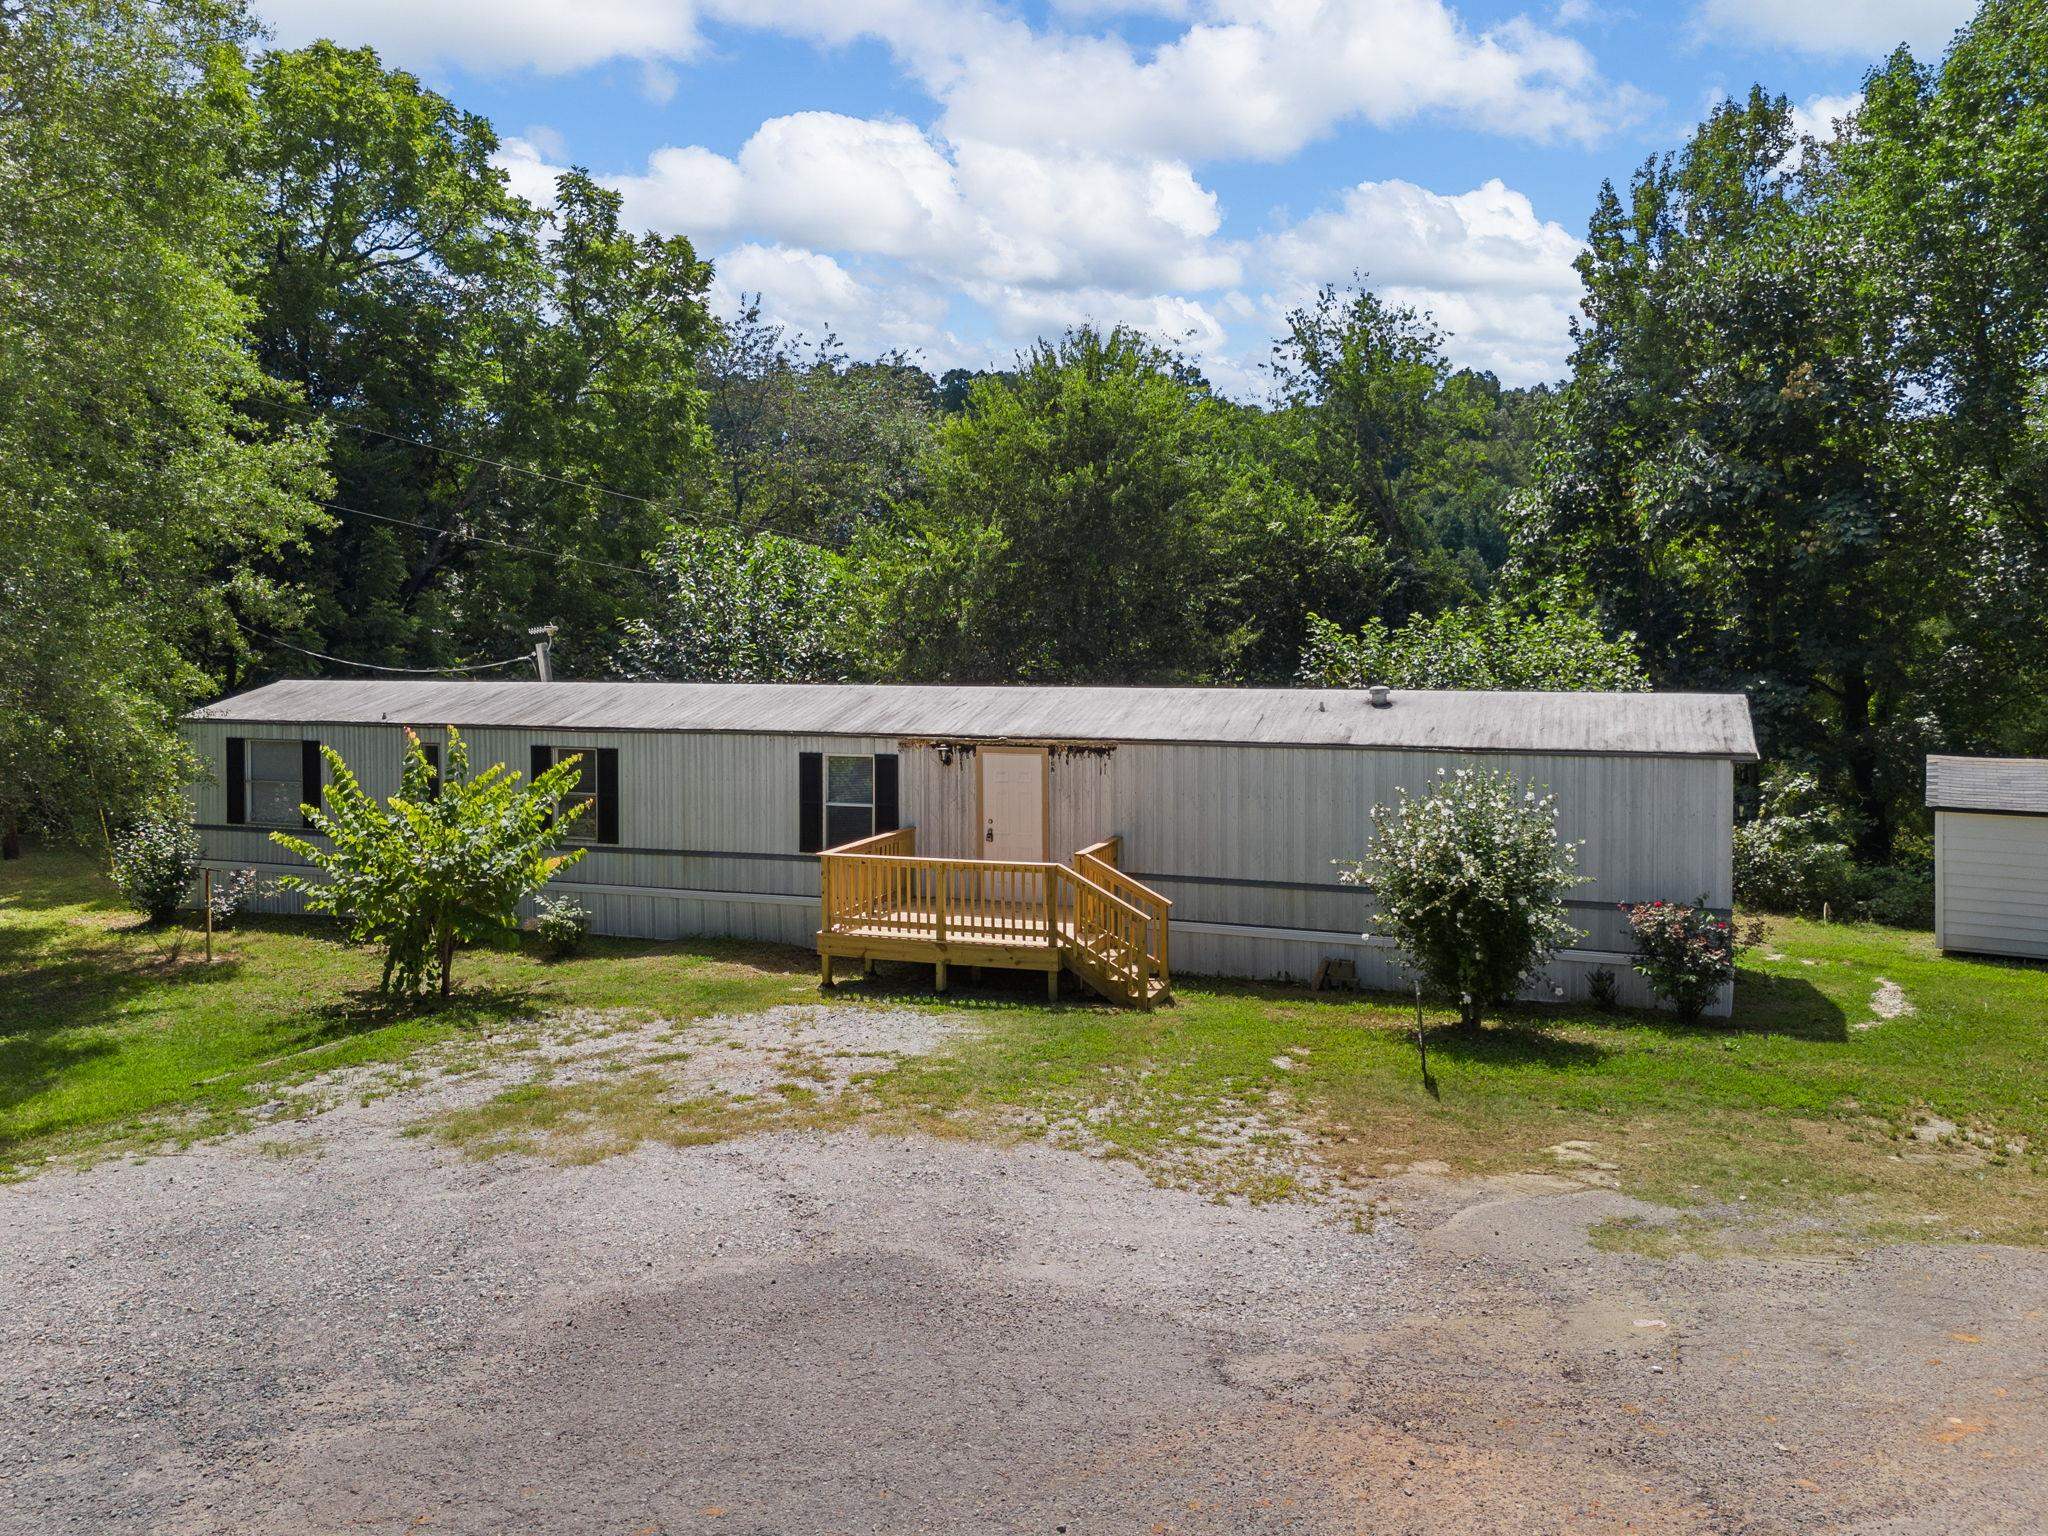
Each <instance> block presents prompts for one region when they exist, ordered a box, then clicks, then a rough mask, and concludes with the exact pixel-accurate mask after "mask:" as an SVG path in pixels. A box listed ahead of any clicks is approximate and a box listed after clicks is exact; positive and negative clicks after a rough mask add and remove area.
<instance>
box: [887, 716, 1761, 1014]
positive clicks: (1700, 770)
mask: <svg viewBox="0 0 2048 1536" xmlns="http://www.w3.org/2000/svg"><path fill="white" fill-rule="evenodd" d="M1459 767H1489V768H1502V767H1505V768H1507V769H1508V770H1509V771H1511V772H1513V773H1514V774H1516V775H1517V777H1519V778H1522V779H1524V780H1526V781H1527V782H1529V783H1530V784H1531V785H1532V786H1539V787H1542V788H1546V789H1548V790H1549V791H1550V792H1551V793H1552V794H1554V795H1555V796H1556V798H1557V803H1558V825H1559V831H1560V833H1561V835H1562V836H1563V837H1564V838H1565V839H1566V840H1567V841H1569V842H1574V843H1580V844H1582V846H1581V847H1580V848H1579V850H1578V858H1579V866H1580V869H1581V871H1582V872H1583V873H1585V874H1587V875H1590V876H1592V877H1593V878H1592V880H1591V882H1590V883H1589V884H1587V885H1585V886H1582V887H1580V888H1579V890H1578V891H1576V892H1575V893H1574V899H1575V900H1576V901H1578V902H1580V903H1582V905H1580V906H1578V907H1576V908H1575V909H1574V912H1573V921H1574V922H1575V923H1576V924H1577V925H1578V926H1579V927H1580V928H1581V930H1582V931H1583V932H1584V935H1585V936H1584V937H1583V938H1582V939H1580V940H1579V941H1578V945H1577V948H1578V949H1580V950H1582V951H1585V952H1586V953H1585V954H1584V955H1582V956H1579V957H1565V958H1563V959H1561V960H1560V962H1559V963H1558V965H1557V966H1555V967H1553V973H1554V974H1552V975H1550V976H1547V977H1546V978H1545V981H1544V983H1543V984H1542V985H1541V986H1540V987H1539V988H1537V989H1534V990H1535V991H1536V992H1538V993H1539V994H1540V995H1543V996H1551V995H1553V990H1552V989H1553V988H1554V987H1556V986H1563V987H1564V988H1565V995H1566V996H1567V997H1577V996H1582V995H1583V992H1584V987H1585V975H1586V974H1587V973H1588V972H1590V971H1592V970H1593V969H1595V968H1597V967H1599V966H1601V965H1605V966H1607V967H1608V968H1609V969H1612V970H1615V971H1616V972H1617V973H1618V974H1619V975H1620V976H1621V978H1622V982H1623V992H1624V996H1626V997H1629V998H1630V999H1631V1000H1633V1001H1641V1002H1647V1001H1649V999H1648V997H1647V995H1646V994H1643V993H1642V992H1641V991H1640V990H1639V988H1638V986H1637V982H1636V978H1635V977H1634V976H1633V975H1632V974H1631V973H1629V972H1628V969H1627V966H1626V964H1625V963H1620V962H1618V961H1617V960H1616V958H1615V956H1616V955H1618V953H1619V952H1621V951H1623V950H1625V949H1626V948H1627V944H1628V939H1627V924H1626V922H1625V920H1624V918H1623V916H1622V914H1621V912H1620V911H1619V910H1618V907H1619V904H1620V903H1621V902H1624V901H1647V900H1654V899H1659V898H1661V899H1664V900H1671V901H1691V900H1692V899H1694V898H1695V897H1699V896H1704V897H1705V898H1706V899H1707V902H1708V903H1709V904H1710V905H1712V906H1715V907H1720V908H1726V907H1727V906H1729V905H1730V904H1731V903H1732V901H1733V898H1734V889H1733V871H1732V864H1731V839H1732V834H1733V830H1734V820H1733V819H1734V767H1733V765H1732V764H1731V763H1729V762H1726V761H1716V760H1712V759H1699V758H1649V757H1571V756H1539V755H1528V756H1522V755H1510V756H1501V755H1486V756H1471V757H1467V756H1460V755H1456V754H1447V753H1430V752H1383V751H1369V750H1365V749H1357V748H1321V747H1229V746H1198V745H1185V746H1183V745H1127V746H1120V747H1116V748H1113V749H1111V750H1109V751H1107V752H1088V751H1075V752H1061V751H1059V750H1057V749H1056V750H1055V751H1054V754H1053V757H1052V767H1051V785H1052V829H1053V850H1052V851H1053V856H1054V857H1055V858H1067V857H1071V855H1072V853H1073V852H1074V850H1076V849H1077V848H1081V847H1085V846H1086V845H1087V844H1089V843H1092V842H1094V841H1096V840H1098V839H1100V838H1103V837H1108V836H1110V835H1112V834H1116V835H1121V836H1122V838H1123V840H1124V849H1123V863H1124V867H1125V868H1126V869H1127V870H1129V871H1131V872H1132V873H1133V874H1136V875H1138V876H1139V877H1140V878H1142V879H1144V880H1145V881H1147V882H1148V883H1149V884H1152V885H1154V886H1156V887H1158V888H1159V890H1160V891H1161V892H1163V893H1164V894H1165V895H1167V896H1169V897H1171V898H1172V900H1173V902H1174V913H1173V918H1174V951H1175V954H1176V956H1177V957H1178V960H1177V967H1176V968H1177V969H1182V970H1185V971H1188V972H1210V973H1213V974H1221V975H1242V976H1252V977H1270V978H1294V979H1306V978H1308V977H1311V976H1313V975H1314V973H1315V970H1316V968H1317V966H1318V965H1319V964H1320V963H1321V961H1322V960H1323V959H1324V958H1325V957H1326V956H1331V955H1340V956H1343V957H1345V958H1350V959H1354V960H1356V961H1357V962H1358V964H1359V967H1360V972H1361V974H1362V975H1369V976H1370V977H1371V978H1372V979H1373V982H1374V984H1376V985H1382V986H1397V985H1402V984H1404V982H1403V978H1402V976H1401V974H1400V972H1399V971H1398V969H1397V967H1396V966H1395V964H1394V961H1393V959H1392V957H1391V956H1390V955H1389V954H1388V953H1387V952H1386V950H1385V949H1383V948H1381V947H1378V946H1371V945H1366V944H1363V943H1362V942H1361V940H1360V935H1361V934H1362V933H1363V932H1364V931H1365V930H1366V929H1367V928H1368V927H1369V925H1370V922H1371V914H1372V903H1371V898H1370V896H1369V894H1368V893H1366V892H1364V891H1361V890H1357V889H1353V888H1348V887H1345V886H1343V885H1342V883H1341V881H1340V870H1339V869H1338V867H1337V865H1336V864H1335V863H1334V862H1333V861H1335V860H1338V859H1347V860H1348V859H1354V858H1357V857H1358V856H1359V855H1361V854H1362V853H1363V852H1364V851H1365V848H1366V846H1367V844H1368V842H1369V841H1370V838H1371V827H1372V808H1373V806H1375V805H1376V804H1383V803H1392V802H1393V801H1394V800H1395V799H1396V797H1397V794H1398V791H1400V790H1402V789H1407V790H1408V791H1410V792H1411V793H1413V792H1417V791H1420V790H1422V789H1425V788H1426V787H1427V785H1428V782H1429V780H1430V779H1431V778H1432V777H1433V776H1434V775H1436V774H1437V773H1438V772H1440V771H1455V770H1456V769H1457V768H1459ZM975 772H976V769H975V760H974V755H973V754H972V753H969V752H963V751H958V750H956V751H954V752H953V753H952V761H951V762H950V763H947V762H944V761H942V755H941V753H940V752H939V750H938V749H937V748H934V747H928V746H927V747H906V748H905V750H904V755H903V784H904V819H905V820H906V821H914V822H916V824H917V827H918V847H919V849H920V851H923V852H928V853H933V854H941V855H946V856H971V855H972V852H973V847H974V836H975V831H976V828H975V825H974V815H975V810H974V807H975V790H974V786H975ZM1244 928H1259V929H1267V930H1273V932H1271V933H1268V934H1259V935H1248V934H1244V933H1242V932H1221V931H1214V930H1222V929H1244ZM1205 930H1209V931H1205ZM1283 935H1294V936H1283ZM1303 935H1314V937H1304V936H1303ZM1726 1005H1727V1000H1726V999H1725V998H1724V1000H1723V1004H1722V1009H1723V1011H1725V1009H1726Z"/></svg>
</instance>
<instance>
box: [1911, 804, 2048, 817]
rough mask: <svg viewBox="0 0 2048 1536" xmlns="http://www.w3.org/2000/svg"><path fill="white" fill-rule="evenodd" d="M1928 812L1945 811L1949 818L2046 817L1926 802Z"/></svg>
mask: <svg viewBox="0 0 2048 1536" xmlns="http://www.w3.org/2000/svg"><path fill="white" fill-rule="evenodd" d="M1927 808H1928V809H1929V810H1930V811H1945V812H1947V813H1948V814H1949V815H1951V816H2022V817H2025V816H2048V811H2006V810H1996V809H1993V808H1992V807H1989V806H1983V805H1936V804H1934V803H1933V802H1932V801H1929V802H1928V806H1927Z"/></svg>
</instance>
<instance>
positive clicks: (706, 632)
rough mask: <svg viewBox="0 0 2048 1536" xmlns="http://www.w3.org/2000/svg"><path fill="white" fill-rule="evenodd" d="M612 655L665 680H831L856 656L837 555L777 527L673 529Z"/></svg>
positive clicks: (634, 672) (620, 664)
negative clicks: (638, 609)
mask: <svg viewBox="0 0 2048 1536" xmlns="http://www.w3.org/2000/svg"><path fill="white" fill-rule="evenodd" d="M648 568H649V571H650V572H651V574H652V576H653V578H654V581H655V583H656V586H657V592H656V596H655V597H654V599H653V601H652V602H651V603H650V604H649V611H648V613H647V615H646V616H645V617H643V618H638V619H635V620H633V621H632V622H630V623H629V624H628V625H627V626H626V633H625V638H624V639H623V641H622V642H621V643H620V646H619V654H618V658H617V661H616V663H615V667H616V670H617V671H618V672H619V673H620V674H621V675H622V676H625V677H631V678H641V679H648V680H658V681H665V682H710V683H836V682H841V681H843V680H845V679H846V678H847V677H849V676H850V675H852V673H853V671H854V669H855V666H856V662H855V657H854V637H853V625H852V613H851V603H850V596H849V593H848V591H847V579H846V573H845V561H844V560H843V559H842V558H841V557H840V556H838V555H836V554H834V553H832V552H831V551H830V550H826V549H821V548H819V547H818V546H817V545H814V544H804V543H800V542H798V541H797V540H795V539H785V538H782V537H780V536H779V535H776V534H767V533H764V534H755V535H748V534H743V533H736V532H734V531H732V530H731V529H726V528H685V527H676V528H672V529H671V530H670V531H669V533H668V534H667V536H666V537H665V538H664V539H663V540H662V542H661V544H660V546H659V547H658V548H657V549H656V550H655V551H654V553H653V554H652V555H650V556H649V557H648Z"/></svg>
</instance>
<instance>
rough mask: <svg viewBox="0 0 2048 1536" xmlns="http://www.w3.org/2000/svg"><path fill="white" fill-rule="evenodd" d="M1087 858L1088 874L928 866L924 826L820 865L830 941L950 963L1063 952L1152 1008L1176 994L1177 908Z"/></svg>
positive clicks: (829, 854) (1007, 866)
mask: <svg viewBox="0 0 2048 1536" xmlns="http://www.w3.org/2000/svg"><path fill="white" fill-rule="evenodd" d="M1102 846H1103V845H1099V844H1098V845H1097V848H1098V849H1100V848H1101V847H1102ZM1083 858H1085V859H1087V860H1088V865H1087V867H1086V868H1079V869H1069V868H1068V867H1067V866H1066V865H1064V864H1053V863H1022V862H1010V861H1004V860H996V859H933V858H921V857H919V856H918V854H917V834H916V829H915V828H912V827H904V828H900V829H898V830H896V831H893V832H883V833H878V834H876V835H875V836H873V837H869V838H863V839H861V840H860V841H858V842H853V843H846V844H842V845H841V846H839V847H837V848H828V849H826V850H825V851H824V852H823V853H822V854H821V855H820V856H819V876H820V881H819V907H820V910H819V926H820V929H821V931H822V933H825V934H832V935H840V936H856V937H867V938H873V939H879V940H909V941H913V942H915V943H919V944H927V943H928V944H929V945H931V946H932V949H933V951H934V955H935V958H940V959H943V957H944V956H945V955H946V954H947V953H948V951H949V948H950V947H952V946H963V947H964V946H973V945H983V946H997V947H1002V946H1008V947H1012V948H1036V949H1053V950H1056V951H1058V952H1059V953H1060V955H1061V956H1062V957H1064V958H1065V959H1067V960H1068V961H1069V962H1070V963H1071V964H1072V965H1073V967H1074V969H1076V970H1078V971H1080V972H1081V973H1082V975H1083V976H1085V977H1086V978H1087V979H1088V980H1089V981H1090V982H1091V984H1093V985H1095V986H1096V987H1097V988H1098V989H1099V990H1104V991H1108V992H1110V993H1112V994H1115V995H1120V996H1122V997H1123V998H1124V999H1125V1000H1127V1001H1131V1002H1139V1003H1143V1004H1146V1005H1149V1004H1150V1002H1151V1000H1152V997H1153V996H1154V995H1155V992H1157V991H1159V990H1163V989H1164V985H1165V980H1166V909H1167V908H1168V907H1170V906H1171V905H1172V903H1170V902H1167V901H1166V900H1165V898H1164V897H1161V896H1159V895H1158V894H1157V893H1156V892H1153V891H1150V890H1148V889H1147V888H1146V887H1145V886H1142V885H1140V884H1138V883H1137V882H1136V881H1134V880H1131V879H1130V878H1129V877H1128V876H1125V875H1123V874H1122V873H1121V872H1120V871H1118V870H1117V869H1116V867H1115V865H1114V863H1113V862H1110V861H1108V860H1106V859H1103V858H1102V857H1100V856H1099V853H1098V852H1097V851H1096V850H1089V851H1087V852H1085V853H1084V854H1081V855H1077V856H1076V863H1077V864H1078V863H1080V862H1081V860H1082V859H1083ZM1098 873H1100V874H1102V875H1105V876H1106V877H1107V879H1108V880H1109V881H1113V882H1115V884H1114V886H1112V885H1111V884H1107V883H1105V881H1104V880H1101V879H1097V878H1096V875H1097V874H1098ZM1126 891H1129V892H1130V893H1131V894H1133V895H1135V896H1137V897H1138V898H1139V899H1138V900H1132V899H1130V897H1129V896H1127V895H1126V894H1125V892H1126ZM961 957H962V958H965V957H966V950H965V949H964V948H963V950H962V955H961ZM1155 979H1156V980H1157V982H1158V983H1159V985H1158V986H1157V987H1155V986H1154V985H1153V982H1154V980H1155Z"/></svg>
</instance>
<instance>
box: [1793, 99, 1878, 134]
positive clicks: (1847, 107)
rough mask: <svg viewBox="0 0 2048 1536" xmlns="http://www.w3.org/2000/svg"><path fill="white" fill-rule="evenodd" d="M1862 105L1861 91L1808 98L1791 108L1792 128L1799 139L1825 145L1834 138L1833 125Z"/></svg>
mask: <svg viewBox="0 0 2048 1536" xmlns="http://www.w3.org/2000/svg"><path fill="white" fill-rule="evenodd" d="M1862 105H1863V93H1862V92H1861V91H1853V92H1851V93H1850V94H1849V95H1847V96H1809V97H1807V98H1806V100H1804V101H1802V102H1799V103H1797V104H1796V105H1794V107H1793V108H1792V127H1793V128H1794V130H1795V131H1797V132H1798V134H1799V135H1800V137H1802V138H1808V139H1819V140H1820V141H1821V142H1822V143H1823V144H1825V143H1826V142H1827V141H1828V140H1829V139H1832V138H1833V137H1834V136H1835V125H1836V124H1837V123H1839V122H1840V121H1841V120H1842V119H1843V118H1845V117H1848V116H1850V115H1851V114H1852V113H1854V112H1855V111H1856V110H1857V109H1858V108H1860V107H1861V106H1862Z"/></svg>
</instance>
